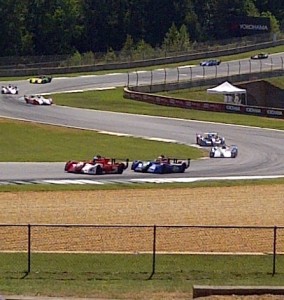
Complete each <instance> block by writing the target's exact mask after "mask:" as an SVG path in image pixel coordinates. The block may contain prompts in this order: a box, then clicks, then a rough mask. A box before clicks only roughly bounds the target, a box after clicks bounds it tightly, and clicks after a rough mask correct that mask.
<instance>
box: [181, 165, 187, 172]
mask: <svg viewBox="0 0 284 300" xmlns="http://www.w3.org/2000/svg"><path fill="white" fill-rule="evenodd" d="M185 169H186V164H185V163H183V164H182V165H181V173H184V171H185Z"/></svg>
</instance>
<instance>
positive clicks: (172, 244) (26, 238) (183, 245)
mask: <svg viewBox="0 0 284 300" xmlns="http://www.w3.org/2000/svg"><path fill="white" fill-rule="evenodd" d="M283 229H284V226H283V227H281V226H194V225H192V226H186V225H176V226H173V225H172V226H167V225H164V226H158V225H79V224H62V225H57V224H56V225H51V224H27V225H7V224H2V225H0V262H1V268H0V273H1V272H2V273H3V272H4V273H5V272H24V273H25V274H31V273H34V272H37V270H38V269H41V270H42V271H43V272H44V271H46V272H51V270H54V269H56V270H57V272H61V273H64V272H67V271H68V270H69V265H72V259H73V260H74V259H76V260H78V259H80V257H81V259H82V261H81V263H80V265H82V266H84V265H85V271H86V272H87V271H90V272H91V271H94V270H98V269H99V268H98V267H99V265H100V264H101V263H102V262H101V261H100V259H99V258H98V255H99V257H101V256H103V255H106V254H111V255H122V256H128V257H129V255H130V256H131V257H132V258H134V259H135V257H139V256H141V255H142V256H143V255H146V256H147V263H146V265H147V268H148V272H149V274H150V276H149V277H150V278H151V277H152V276H153V275H154V274H156V270H157V266H159V260H158V259H157V258H158V257H160V256H161V255H175V256H177V255H183V256H184V255H188V256H191V255H197V254H198V255H234V256H238V255H251V256H261V257H263V260H266V259H267V257H270V258H271V263H270V264H269V265H270V267H269V270H268V269H267V270H266V272H270V273H271V274H272V276H274V275H275V274H276V273H277V268H278V267H280V265H277V258H279V257H280V256H281V255H282V256H283V254H284V230H283ZM78 254H85V255H86V254H87V256H88V258H89V259H90V258H91V257H95V259H94V260H92V263H88V264H86V261H85V258H84V257H85V256H76V258H75V257H74V255H78ZM41 255H48V263H47V262H46V261H45V260H44V259H43V260H42V259H40V258H39V257H40V256H41ZM58 255H60V261H61V263H62V262H63V264H61V265H60V267H58V265H57V266H56V260H57V259H58ZM64 261H65V264H64ZM173 263H174V262H173ZM41 264H42V266H41ZM279 264H280V263H279ZM116 267H117V265H115V264H114V265H113V269H112V266H109V272H116V270H115V268H116ZM58 268H59V269H60V270H58ZM138 268H139V267H138ZM141 268H142V269H141V270H138V271H140V272H142V273H143V272H145V267H144V266H143V267H141ZM282 269H283V268H282ZM69 271H70V270H69ZM136 271H137V270H136ZM71 272H74V273H76V272H77V271H76V270H74V269H73V270H72V271H71ZM78 272H79V271H78Z"/></svg>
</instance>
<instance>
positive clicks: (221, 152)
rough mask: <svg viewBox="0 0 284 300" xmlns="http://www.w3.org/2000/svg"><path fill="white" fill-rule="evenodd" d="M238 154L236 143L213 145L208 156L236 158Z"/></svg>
mask: <svg viewBox="0 0 284 300" xmlns="http://www.w3.org/2000/svg"><path fill="white" fill-rule="evenodd" d="M237 155H238V147H237V146H236V145H232V146H226V145H223V146H215V147H212V148H211V150H210V154H209V156H210V157H211V158H214V157H217V158H236V157H237Z"/></svg>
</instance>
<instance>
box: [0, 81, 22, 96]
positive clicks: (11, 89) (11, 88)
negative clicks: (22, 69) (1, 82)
mask: <svg viewBox="0 0 284 300" xmlns="http://www.w3.org/2000/svg"><path fill="white" fill-rule="evenodd" d="M18 93H19V90H18V87H17V86H15V85H12V84H9V85H7V86H2V89H1V94H10V95H17V94H18Z"/></svg>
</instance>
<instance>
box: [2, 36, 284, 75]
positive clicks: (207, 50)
mask: <svg viewBox="0 0 284 300" xmlns="http://www.w3.org/2000/svg"><path fill="white" fill-rule="evenodd" d="M279 45H284V39H283V38H282V39H279V40H273V39H271V40H270V41H265V42H263V41H261V42H259V41H257V40H256V41H255V42H254V43H251V44H249V45H243V43H242V42H241V41H238V42H236V44H233V45H232V44H229V45H217V46H215V49H214V48H213V46H211V47H209V46H205V47H204V48H199V49H195V50H194V49H192V50H190V51H191V53H184V52H183V53H164V55H163V56H162V57H161V56H160V57H153V58H144V59H143V58H141V59H139V60H131V59H126V60H124V61H103V60H100V61H98V62H96V63H89V64H85V65H71V66H70V65H68V66H63V65H64V64H65V63H64V61H65V60H66V56H62V57H61V60H60V56H56V58H55V59H54V60H53V61H50V57H48V62H39V63H33V64H29V63H28V61H29V60H28V59H27V58H24V57H23V58H22V60H23V61H21V62H19V63H17V64H16V65H12V64H8V65H7V66H6V67H5V65H3V64H2V66H1V65H0V77H17V76H32V75H42V74H46V75H54V74H68V73H80V72H97V71H105V70H117V69H133V68H143V67H149V66H157V65H163V64H171V63H180V62H185V61H191V60H197V59H206V58H209V57H218V56H219V57H220V56H226V55H233V54H239V53H244V52H247V51H256V50H259V49H263V48H268V47H274V46H279ZM212 48H213V49H214V50H212ZM159 53H161V51H160V52H159ZM160 55H161V54H160ZM118 57H119V56H118ZM0 59H1V58H0ZM4 59H5V58H4ZM2 60H3V58H2ZM40 60H41V61H42V57H40ZM54 62H56V64H57V66H56V67H55V66H54ZM49 64H50V66H48V65H49Z"/></svg>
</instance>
